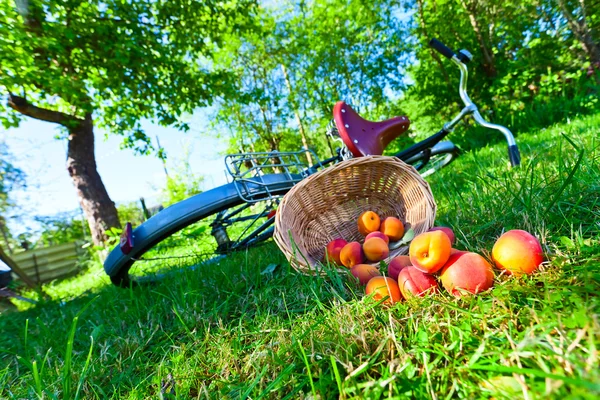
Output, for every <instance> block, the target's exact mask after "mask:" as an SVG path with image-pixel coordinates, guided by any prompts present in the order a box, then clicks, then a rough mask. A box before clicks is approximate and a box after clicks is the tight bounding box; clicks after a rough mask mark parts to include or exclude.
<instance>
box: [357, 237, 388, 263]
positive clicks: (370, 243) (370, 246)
mask: <svg viewBox="0 0 600 400" xmlns="http://www.w3.org/2000/svg"><path fill="white" fill-rule="evenodd" d="M363 252H364V254H365V257H367V260H369V261H372V262H377V261H381V260H383V259H385V258H386V257H387V256H389V255H390V249H389V247H388V245H387V243H386V242H385V241H384V240H383V239H381V238H378V237H372V238H370V239H369V240H367V241H365V243H364V244H363Z"/></svg>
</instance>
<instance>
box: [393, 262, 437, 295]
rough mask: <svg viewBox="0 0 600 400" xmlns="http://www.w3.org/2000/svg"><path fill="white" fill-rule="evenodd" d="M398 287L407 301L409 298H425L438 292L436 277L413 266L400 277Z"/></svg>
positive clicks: (401, 273)
mask: <svg viewBox="0 0 600 400" xmlns="http://www.w3.org/2000/svg"><path fill="white" fill-rule="evenodd" d="M398 286H399V287H400V292H401V293H402V296H404V298H405V299H408V297H409V296H420V297H423V296H425V295H426V294H429V293H437V292H438V284H437V280H436V279H435V276H433V275H430V274H426V273H425V272H421V271H419V270H418V269H416V268H415V267H413V266H408V267H406V268H404V269H402V271H400V275H399V276H398Z"/></svg>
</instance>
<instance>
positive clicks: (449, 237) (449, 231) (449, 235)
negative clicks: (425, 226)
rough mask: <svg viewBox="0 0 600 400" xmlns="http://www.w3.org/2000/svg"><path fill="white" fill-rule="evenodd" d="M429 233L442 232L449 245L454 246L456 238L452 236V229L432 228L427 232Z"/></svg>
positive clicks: (444, 227) (443, 227)
mask: <svg viewBox="0 0 600 400" xmlns="http://www.w3.org/2000/svg"><path fill="white" fill-rule="evenodd" d="M431 231H442V232H444V233H445V234H446V235H448V239H450V243H451V244H453V245H454V243H456V236H455V235H454V231H452V229H450V228H448V227H446V226H434V227H433V228H431V229H430V230H429V232H431Z"/></svg>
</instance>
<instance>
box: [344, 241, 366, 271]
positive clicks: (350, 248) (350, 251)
mask: <svg viewBox="0 0 600 400" xmlns="http://www.w3.org/2000/svg"><path fill="white" fill-rule="evenodd" d="M363 259H364V254H363V249H362V246H361V245H360V243H358V242H350V243H348V244H347V245H345V246H344V247H343V248H342V251H341V252H340V261H341V262H342V265H343V266H345V267H347V268H352V267H353V266H355V265H356V264H361V263H362V262H363Z"/></svg>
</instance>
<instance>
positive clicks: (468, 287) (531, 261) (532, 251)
mask: <svg viewBox="0 0 600 400" xmlns="http://www.w3.org/2000/svg"><path fill="white" fill-rule="evenodd" d="M357 225H358V231H359V232H360V233H361V234H362V235H363V236H365V240H364V242H363V243H362V244H361V243H359V242H350V243H348V242H346V241H345V240H344V239H342V238H338V239H334V240H332V241H331V242H329V243H328V244H327V248H326V249H325V262H329V263H333V264H335V265H338V266H344V267H346V268H348V269H350V273H351V274H352V276H354V277H355V278H356V279H357V280H358V282H359V283H360V284H361V285H365V286H366V287H365V292H366V294H367V295H370V294H373V298H374V299H375V300H382V299H385V301H384V303H387V304H394V303H396V302H398V301H401V300H402V299H403V298H408V297H409V296H425V295H426V294H431V293H437V292H439V286H438V278H439V280H440V281H441V283H442V286H443V287H444V288H445V289H446V290H447V291H448V292H449V293H451V294H452V295H454V296H457V297H459V296H461V295H463V294H465V293H472V294H477V293H480V292H482V291H485V290H487V289H489V288H491V287H492V286H493V284H494V270H493V268H492V264H494V265H495V266H496V267H497V268H499V269H501V270H504V271H505V272H506V273H507V274H509V275H522V274H530V273H532V272H533V271H535V270H536V269H537V268H538V267H539V266H540V264H541V263H542V262H543V261H544V256H543V252H542V246H541V245H540V242H539V241H538V240H537V239H536V238H535V236H533V235H531V234H530V233H528V232H526V231H523V230H510V231H508V232H506V233H504V234H503V235H502V236H500V238H499V239H498V240H497V241H496V243H495V244H494V247H493V249H492V264H490V262H488V260H486V259H485V258H484V257H482V256H481V255H479V254H477V253H473V252H469V251H461V250H457V249H455V248H453V247H452V246H453V245H454V243H455V240H456V238H455V236H454V232H453V231H452V229H450V228H447V227H434V228H431V229H430V230H429V231H427V232H424V233H421V234H419V235H417V236H415V237H414V238H412V237H411V235H412V232H406V233H405V231H404V223H402V221H400V220H399V219H398V218H395V217H387V218H385V219H383V221H382V220H381V219H380V217H379V216H378V215H377V214H376V213H375V212H373V211H366V212H364V213H362V214H361V215H360V216H359V218H358V221H357ZM405 235H406V236H405ZM411 239H412V240H411ZM401 240H404V241H405V242H408V241H409V240H410V246H409V255H408V256H397V257H394V258H392V259H391V260H388V256H389V254H390V246H391V245H393V244H394V243H396V244H398V243H400V242H399V241H401ZM382 261H384V262H383V263H381V262H382ZM366 262H371V263H375V265H373V264H367V263H366ZM380 264H381V267H383V268H381V269H380V267H379V266H378V265H380ZM386 265H387V276H383V273H382V272H384V270H385V266H386Z"/></svg>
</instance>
